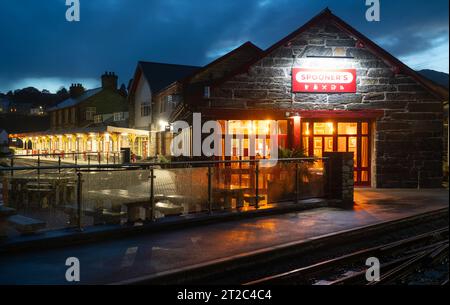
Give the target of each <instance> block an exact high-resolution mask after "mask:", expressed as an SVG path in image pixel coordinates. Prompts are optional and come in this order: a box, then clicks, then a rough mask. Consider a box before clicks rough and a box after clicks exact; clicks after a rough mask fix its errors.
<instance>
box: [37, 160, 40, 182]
mask: <svg viewBox="0 0 450 305" xmlns="http://www.w3.org/2000/svg"><path fill="white" fill-rule="evenodd" d="M37 163H38V170H37V172H38V178H39V176H40V175H41V156H40V155H38V161H37Z"/></svg>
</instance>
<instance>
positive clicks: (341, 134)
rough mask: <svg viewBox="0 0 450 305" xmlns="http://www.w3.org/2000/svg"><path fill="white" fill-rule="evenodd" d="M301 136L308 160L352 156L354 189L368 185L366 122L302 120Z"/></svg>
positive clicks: (369, 135) (368, 149) (368, 138)
mask: <svg viewBox="0 0 450 305" xmlns="http://www.w3.org/2000/svg"><path fill="white" fill-rule="evenodd" d="M301 134H302V141H301V146H302V149H303V150H304V152H305V153H306V154H307V155H308V156H314V157H319V158H320V157H322V155H323V153H324V152H353V155H354V179H355V185H360V186H363V185H364V186H366V185H370V158H371V157H370V143H371V142H370V137H371V134H370V121H368V120H348V119H347V120H319V119H303V120H302V124H301Z"/></svg>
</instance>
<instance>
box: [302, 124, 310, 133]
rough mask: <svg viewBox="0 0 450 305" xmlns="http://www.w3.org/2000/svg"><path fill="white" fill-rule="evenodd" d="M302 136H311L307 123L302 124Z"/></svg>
mask: <svg viewBox="0 0 450 305" xmlns="http://www.w3.org/2000/svg"><path fill="white" fill-rule="evenodd" d="M302 134H303V135H306V136H309V135H310V134H311V132H310V130H309V123H302Z"/></svg>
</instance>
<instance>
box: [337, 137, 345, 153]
mask: <svg viewBox="0 0 450 305" xmlns="http://www.w3.org/2000/svg"><path fill="white" fill-rule="evenodd" d="M346 151H347V138H346V137H339V138H338V152H346Z"/></svg>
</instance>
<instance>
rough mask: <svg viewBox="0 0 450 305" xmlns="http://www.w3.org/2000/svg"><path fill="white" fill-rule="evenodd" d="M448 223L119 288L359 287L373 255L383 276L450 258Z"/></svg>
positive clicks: (329, 242) (363, 232)
mask: <svg viewBox="0 0 450 305" xmlns="http://www.w3.org/2000/svg"><path fill="white" fill-rule="evenodd" d="M448 225H449V220H448V208H444V209H440V210H436V211H432V212H426V213H423V214H418V215H414V216H411V217H407V218H403V219H399V220H392V221H386V222H383V223H378V224H375V225H370V226H366V227H361V228H357V229H352V230H347V231H342V232H337V233H333V234H329V235H325V236H321V237H318V238H312V239H309V240H303V241H296V242H292V243H288V244H283V245H279V246H275V247H270V248H266V249H260V250H256V251H253V252H249V253H242V254H239V255H236V256H232V257H227V258H223V259H217V260H214V261H207V262H204V263H201V264H198V265H194V266H187V267H183V268H180V269H176V270H169V271H166V272H162V273H159V274H153V275H149V276H143V277H139V278H133V279H129V280H126V281H123V282H120V283H114V284H122V285H124V284H125V285H127V284H153V285H155V284H156V285H164V284H194V285H195V284H209V285H224V284H225V285H227V284H228V285H229V284H233V285H236V284H244V285H250V284H253V285H264V284H321V283H322V284H333V285H339V284H358V283H361V281H360V280H361V278H363V279H365V271H366V270H367V267H366V266H365V261H366V259H367V258H368V257H372V256H375V257H377V258H379V259H380V263H381V270H382V271H381V275H382V276H383V275H385V274H387V271H390V270H396V269H394V268H398V267H399V266H403V265H402V264H406V262H409V266H413V265H414V264H415V265H416V266H419V265H420V264H425V263H426V262H428V261H430V259H429V257H430V256H431V255H432V253H433V255H434V256H438V255H437V254H438V253H439V252H435V251H437V250H440V253H446V254H447V257H448ZM440 246H442V247H443V248H438V247H440ZM444 246H446V247H447V248H445V247H444ZM424 253H427V256H426V257H424V258H421V259H420V260H419V259H418V261H417V263H416V261H412V259H414V258H418V255H419V254H424ZM444 257H445V255H444ZM410 260H411V261H410ZM404 268H405V269H407V266H406V265H405V266H404ZM398 273H400V271H398ZM392 279H393V277H392V278H391V281H392ZM385 281H386V282H387V281H388V278H383V279H382V282H381V283H383V282H385Z"/></svg>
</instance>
